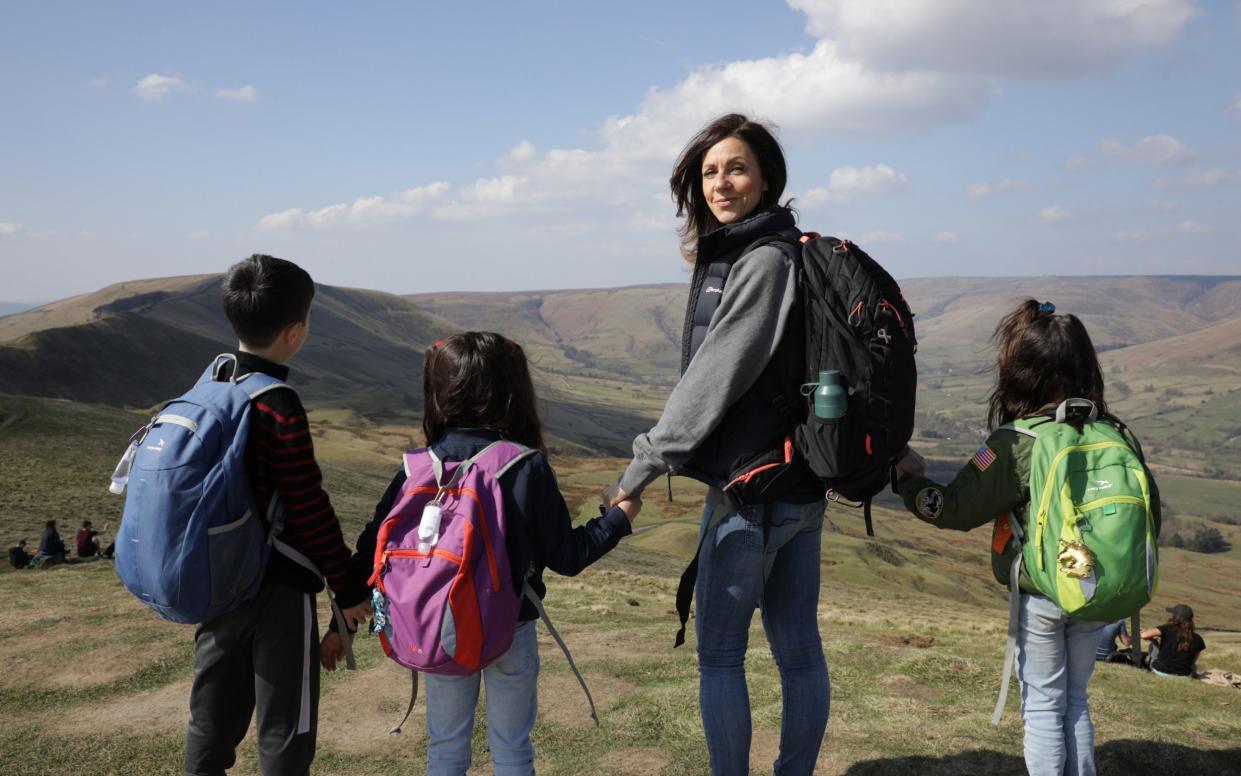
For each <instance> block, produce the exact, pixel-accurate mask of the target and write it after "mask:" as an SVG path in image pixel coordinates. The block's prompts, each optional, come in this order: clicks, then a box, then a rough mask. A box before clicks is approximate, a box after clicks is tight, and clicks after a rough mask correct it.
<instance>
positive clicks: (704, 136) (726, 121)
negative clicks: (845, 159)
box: [668, 113, 789, 261]
mask: <svg viewBox="0 0 1241 776" xmlns="http://www.w3.org/2000/svg"><path fill="white" fill-rule="evenodd" d="M730 137H735V138H738V139H740V140H742V141H744V142H745V144H746V145H748V146H749V147H750V150H751V151H753V152H754V155H755V156H756V157H758V167H759V171H760V172H761V173H762V175H763V182H764V183H766V184H767V190H766V191H764V192H763V196H762V198H761V199H760V200H759V202H758V205H757V206H756V207H755V208H754V212H755V213H758V212H760V211H763V210H766V209H767V208H769V207H771V206H772V205H776V204H778V203H779V201H780V197H781V195H783V194H784V186H785V184H786V183H788V179H789V174H788V169H787V168H786V167H785V165H784V152H783V151H782V150H780V143H779V142H777V141H776V138H775V135H773V134H772V132H771V130H770V129H768V128H767V127H766V126H765V125H763V124H760V123H759V122H757V121H751V120H750V119H749V118H747V117H746V116H743V115H741V114H740V113H727V114H725V115H723V116H720V117H719V118H716V119H714V120H712V121H711V123H709V124H707V125H706V126H705V127H703V128H702V130H701V131H700V132H699V133H698V134H697V135H694V138H693V139H692V140H690V141H689V144H688V145H686V146H685V148H684V150H682V151H681V155H680V157H678V158H677V163H676V166H675V167H673V168H672V177H671V178H669V179H668V185H669V186H670V187H671V188H672V200H673V201H674V202H676V205H677V218H681V217H682V216H684V218H685V223H684V224H682V225H681V228H680V230H678V231H679V233H680V235H681V255H682V256H684V257H685V258H686V259H687V260H689V261H693V260H694V258H695V255H696V254H697V252H698V238H699V237H702V236H703V235H705V234H707V233H708V232H712V231H714V230H716V229H718V228H719V226H720V222H719V221H718V220H717V219H716V218H715V216H714V215H713V214H712V213H711V208H709V207H707V198H706V197H705V196H703V193H702V158H703V156H705V155H706V153H707V151H709V150H710V149H711V147H712V146H714V145H715V144H716V143H718V142H720V141H721V140H724V139H726V138H730Z"/></svg>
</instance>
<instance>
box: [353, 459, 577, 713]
mask: <svg viewBox="0 0 1241 776" xmlns="http://www.w3.org/2000/svg"><path fill="white" fill-rule="evenodd" d="M535 452H536V451H535V450H532V449H530V448H527V447H523V446H522V445H519V444H516V443H513V442H508V441H505V440H500V441H498V442H493V443H492V444H490V445H488V446H487V447H486V448H484V449H483V450H482V451H481V452H479V453H478V454H477V455H475V456H473V457H472V458H468V459H466V460H464V461H461V462H455V461H441V460H440V459H439V458H438V457H437V456H436V455H435V453H434V452H433V451H431V450H430V449H426V448H424V449H420V450H412V451H409V452H407V453H405V456H404V461H405V477H406V479H405V484H404V485H403V486H402V487H401V493H400V496H399V497H398V498H397V500H396V503H395V505H394V506H393V507H392V511H391V512H389V513H388V516H387V517H386V518H384V521H383V522H382V523H381V524H380V526H379V533H378V536H377V537H376V541H375V567H374V569H375V570H374V572H373V573H372V574H371V578H370V584H371V586H372V587H373V588H374V594H373V603H374V610H375V622H374V626H373V629H374V630H375V631H377V632H378V633H379V639H380V643H381V644H382V645H383V650H384V653H385V654H387V655H388V657H390V658H392V659H393V660H395V661H396V662H398V663H400V664H401V665H403V666H405V667H406V668H409V669H412V671H413V680H412V681H413V690H412V692H411V694H410V701H409V709H410V710H412V709H413V706H414V702H415V700H416V699H417V693H418V679H417V677H418V673H417V672H419V671H423V672H426V673H428V674H448V675H453V676H467V675H469V674H472V673H474V672H476V671H479V670H481V669H483V668H486V667H487V666H488V665H490V664H491V663H492V662H494V661H495V660H496V659H498V658H499V657H500V656H501V655H503V654H504V653H505V652H507V651H508V649H509V648H510V647H511V646H512V643H513V633H514V631H515V630H516V629H517V618H518V614H519V613H520V611H521V600H522V596H523V595H524V596H525V597H526V598H528V599H529V600H530V601H531V602H532V603H533V604H534V605H535V607H536V608H537V609H538V612H539V614H540V616H541V617H542V620H543V623H544V625H545V626H546V627H547V629H548V632H549V633H550V634H551V635H552V637H553V638H554V639H555V640H556V642H557V643H558V644H559V645H560V647H561V649H563V650H564V651H565V655H566V656H569V652H568V649H567V647H565V644H564V642H563V641H562V640H561V638H560V636H559V634H558V633H556V629H555V628H554V627H552V624H551V621H550V620H549V619H548V618H547V613H546V612H545V611H544V609H543V603H542V601H541V600H540V599H539V597H538V596H537V595H536V594H535V593H534V591H533V590H532V589H531V588H530V586H529V584H527V583H523V584H522V587H521V589H515V588H514V582H513V573H512V569H511V567H510V566H509V558H508V549H507V547H508V545H507V538H508V536H507V534H508V525H507V521H506V520H505V518H504V494H503V492H502V491H501V489H500V482H499V480H500V478H501V477H502V476H504V474H505V472H507V471H509V470H510V469H511V468H512V467H513V466H514V465H516V464H518V463H520V462H521V461H522V460H523V459H525V458H527V457H528V456H531V455H533V454H534V453H535ZM569 664H570V666H571V667H572V668H573V671H574V673H576V674H577V675H578V680H579V682H581V684H582V688H583V689H586V684H585V682H584V681H583V680H582V678H581V674H580V673H578V671H577V667H576V666H575V665H574V664H573V658H572V657H571V656H569ZM586 696H587V699H590V691H589V690H587V691H586ZM590 705H591V716H592V717H594V718H595V723H596V724H598V717H597V716H596V714H595V708H594V701H593V700H591V701H590ZM405 717H406V719H408V718H409V710H407V711H406V714H405ZM401 724H404V720H402V722H401ZM400 729H401V726H400V725H398V726H397V727H395V728H393V729H392V731H391V732H393V733H398V732H400Z"/></svg>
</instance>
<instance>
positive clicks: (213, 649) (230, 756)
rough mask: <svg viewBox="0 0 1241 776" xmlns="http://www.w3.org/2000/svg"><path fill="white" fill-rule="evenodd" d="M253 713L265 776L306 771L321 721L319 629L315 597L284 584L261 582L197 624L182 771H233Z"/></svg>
mask: <svg viewBox="0 0 1241 776" xmlns="http://www.w3.org/2000/svg"><path fill="white" fill-rule="evenodd" d="M256 709H257V711H258V723H257V738H258V750H259V768H260V769H261V771H262V772H263V774H264V776H303V775H304V774H308V773H309V772H310V763H311V761H312V760H314V757H315V732H316V730H317V728H318V716H319V627H318V619H317V614H316V612H315V597H314V596H313V595H310V594H308V593H304V592H302V591H300V590H298V589H297V588H295V587H291V586H289V585H280V584H273V585H267V586H265V587H263V588H262V589H261V590H260V591H259V594H258V595H257V596H255V597H254V598H253V599H251V600H249V601H247V602H246V603H244V604H242V605H241V607H239V608H238V609H235V610H233V611H231V612H229V613H228V614H225V615H222V616H220V617H218V618H216V619H214V620H212V621H211V622H209V623H205V624H203V625H200V626H198V629H197V631H196V632H195V645H194V686H193V689H192V690H191V691H190V726H189V731H188V732H187V734H186V740H185V772H186V774H188V775H189V776H219V774H223V773H224V772H225V770H226V769H228V768H231V767H233V763H234V762H235V760H236V750H237V745H238V744H240V743H241V740H242V739H243V738H245V735H246V730H247V729H248V728H249V727H250V716H251V715H252V714H253V713H254V712H255V710H256Z"/></svg>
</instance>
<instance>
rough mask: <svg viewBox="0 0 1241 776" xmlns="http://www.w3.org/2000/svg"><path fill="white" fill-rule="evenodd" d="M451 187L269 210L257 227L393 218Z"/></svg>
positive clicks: (318, 225) (437, 185)
mask: <svg viewBox="0 0 1241 776" xmlns="http://www.w3.org/2000/svg"><path fill="white" fill-rule="evenodd" d="M450 188H451V186H450V185H449V184H447V183H445V182H443V181H437V182H435V183H431V184H428V185H426V186H416V187H414V188H409V189H405V190H404V191H399V192H397V193H396V194H392V195H390V196H387V197H380V196H373V197H358V198H357V199H355V200H354V201H353V203H352V204H347V203H344V202H341V203H337V204H335V205H328V206H327V207H323V208H319V209H318V210H311V211H305V210H302V209H301V208H299V207H295V208H290V209H288V210H282V211H280V212H277V213H269V214H267V215H265V216H263V217H262V218H260V219H259V221H258V224H257V227H258V228H259V229H264V230H282V229H325V228H328V227H334V226H360V225H365V224H372V223H380V222H384V221H394V220H400V219H404V218H410V217H412V216H415V215H418V214H420V213H424V212H425V211H426V209H427V208H428V206H430V205H431V204H433V203H434V202H435V201H437V200H439V199H441V198H442V197H443V196H444V195H445V194H447V193H448V190H449V189H450Z"/></svg>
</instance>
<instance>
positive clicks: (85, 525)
mask: <svg viewBox="0 0 1241 776" xmlns="http://www.w3.org/2000/svg"><path fill="white" fill-rule="evenodd" d="M82 527H83V528H90V527H91V522H90V521H89V520H83V521H82Z"/></svg>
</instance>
